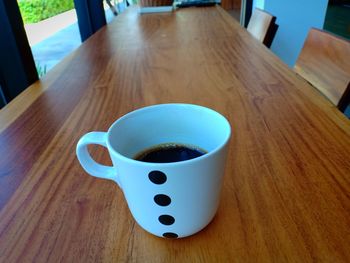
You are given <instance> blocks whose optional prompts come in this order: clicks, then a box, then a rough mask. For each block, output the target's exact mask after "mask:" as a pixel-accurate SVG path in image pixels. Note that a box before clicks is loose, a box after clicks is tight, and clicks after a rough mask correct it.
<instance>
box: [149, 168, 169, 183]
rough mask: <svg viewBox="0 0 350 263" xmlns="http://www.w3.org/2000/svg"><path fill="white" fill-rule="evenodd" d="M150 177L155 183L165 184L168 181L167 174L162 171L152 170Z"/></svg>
mask: <svg viewBox="0 0 350 263" xmlns="http://www.w3.org/2000/svg"><path fill="white" fill-rule="evenodd" d="M148 178H149V179H150V180H151V182H152V183H154V184H164V183H165V182H166V175H165V173H163V172H161V171H152V172H150V173H149V174H148Z"/></svg>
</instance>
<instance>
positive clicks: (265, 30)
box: [247, 8, 277, 47]
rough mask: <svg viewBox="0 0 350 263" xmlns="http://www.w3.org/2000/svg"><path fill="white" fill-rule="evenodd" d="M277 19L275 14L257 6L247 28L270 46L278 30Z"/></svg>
mask: <svg viewBox="0 0 350 263" xmlns="http://www.w3.org/2000/svg"><path fill="white" fill-rule="evenodd" d="M275 21H276V17H275V16H273V15H271V14H269V13H267V12H265V11H264V10H261V9H259V8H255V9H254V11H253V14H252V16H251V18H250V20H249V23H248V27H247V30H248V32H250V33H251V34H252V35H253V36H254V37H255V38H256V39H258V40H259V41H260V42H261V43H263V44H265V45H266V46H268V47H269V46H270V45H271V43H272V39H273V37H274V35H275V33H276V30H277V27H276V24H275Z"/></svg>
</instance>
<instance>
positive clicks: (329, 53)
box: [294, 28, 350, 112]
mask: <svg viewBox="0 0 350 263" xmlns="http://www.w3.org/2000/svg"><path fill="white" fill-rule="evenodd" d="M294 69H295V71H296V72H297V73H298V74H299V75H300V76H302V77H303V78H304V79H306V80H307V81H308V82H310V83H311V84H312V85H313V86H314V87H315V88H317V89H318V90H319V91H320V92H321V93H323V94H324V95H325V96H326V97H327V98H328V99H329V100H330V101H331V102H333V103H334V104H335V105H336V106H337V107H338V108H339V110H341V111H342V112H344V111H345V109H346V107H347V106H348V105H349V102H350V42H349V41H347V40H345V39H342V38H340V37H337V36H334V35H332V34H330V33H327V32H325V31H322V30H318V29H315V28H311V30H310V31H309V34H308V36H307V38H306V40H305V43H304V47H303V49H302V50H301V53H300V55H299V58H298V60H297V62H296V64H295V67H294Z"/></svg>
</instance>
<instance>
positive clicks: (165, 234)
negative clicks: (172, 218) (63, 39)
mask: <svg viewBox="0 0 350 263" xmlns="http://www.w3.org/2000/svg"><path fill="white" fill-rule="evenodd" d="M163 237H167V238H178V237H179V236H178V235H177V234H175V233H172V232H166V233H164V234H163Z"/></svg>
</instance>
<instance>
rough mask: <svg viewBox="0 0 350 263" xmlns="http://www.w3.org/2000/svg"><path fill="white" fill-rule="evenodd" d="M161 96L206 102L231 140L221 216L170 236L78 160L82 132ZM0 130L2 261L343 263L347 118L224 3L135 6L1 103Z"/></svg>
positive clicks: (348, 214)
mask: <svg viewBox="0 0 350 263" xmlns="http://www.w3.org/2000/svg"><path fill="white" fill-rule="evenodd" d="M167 102H184V103H194V104H200V105H204V106H207V107H210V108H213V109H215V110H217V111H219V112H221V113H222V114H224V115H225V116H227V118H228V119H229V121H230V122H231V125H232V133H233V136H232V139H231V142H230V151H229V158H228V162H227V170H226V174H225V179H224V185H223V191H222V198H221V202H220V207H219V210H218V212H217V215H216V217H215V218H214V220H213V221H212V223H211V224H210V225H209V226H208V227H207V228H205V229H204V230H203V231H201V232H200V233H198V234H196V235H194V236H191V237H188V238H184V239H177V240H166V239H162V238H158V237H155V236H152V235H150V234H148V233H147V232H145V231H144V230H142V229H141V228H140V227H139V226H138V225H137V224H135V223H134V220H133V218H132V216H131V214H130V212H129V210H128V208H127V205H126V203H125V200H124V197H123V194H122V191H121V190H120V189H119V188H118V186H117V185H116V184H114V183H113V182H110V181H106V180H101V179H96V178H93V177H91V176H89V175H87V174H86V173H85V172H84V171H83V169H82V168H81V167H80V165H79V163H78V161H77V159H76V156H75V147H76V143H77V141H78V139H79V138H80V137H81V136H82V135H83V134H85V133H86V132H89V131H92V130H107V128H108V127H109V125H110V124H111V123H112V122H113V121H114V120H116V119H117V118H119V117H120V116H122V115H123V114H125V113H127V112H129V111H132V110H134V109H136V108H139V107H143V106H147V105H151V104H157V103H167ZM0 129H1V130H2V132H1V133H0V146H1V147H0V156H1V158H0V187H1V189H0V190H1V191H0V208H1V211H0V262H260V261H261V262H265V261H266V262H269V261H273V262H349V261H350V121H349V120H348V119H346V117H345V116H344V115H342V114H341V113H340V112H339V111H338V110H337V109H336V108H335V107H334V106H333V105H332V104H331V103H330V102H329V101H328V100H326V99H325V98H324V97H322V96H321V95H320V94H319V93H318V91H316V90H315V89H314V88H313V87H312V86H310V85H309V84H308V83H307V82H306V81H304V80H303V79H302V78H300V77H298V76H297V75H296V74H295V73H294V72H293V71H292V70H291V69H289V68H288V67H287V66H286V65H285V64H283V63H282V62H281V61H280V60H279V59H278V58H277V57H276V56H274V55H273V54H272V53H271V52H270V51H269V50H268V49H267V48H265V47H264V46H263V45H261V44H260V43H258V42H257V41H256V40H255V39H253V38H252V37H251V36H250V35H249V33H247V32H246V31H245V30H244V29H242V28H241V27H240V26H239V24H238V23H237V22H236V21H234V20H233V19H232V18H231V17H230V16H229V15H228V14H227V13H225V11H223V10H222V9H221V8H220V7H211V8H187V9H181V10H178V11H176V12H174V13H170V14H147V15H139V14H138V13H137V11H136V9H134V8H130V9H129V10H128V11H127V12H126V13H124V14H123V15H121V16H119V17H118V18H117V19H116V20H115V21H114V22H113V23H111V24H110V25H108V26H106V27H104V28H103V29H102V30H101V31H99V32H98V33H96V34H95V35H94V36H93V37H91V38H90V39H89V40H88V41H86V42H85V43H84V44H83V45H82V46H81V47H80V48H79V49H78V50H76V51H75V52H74V53H73V54H72V55H70V56H69V57H68V58H66V59H65V60H64V61H63V62H62V63H60V64H59V65H58V66H57V67H56V68H54V69H53V70H52V71H51V72H49V73H48V74H47V75H46V76H45V77H44V78H43V79H42V80H41V81H40V82H37V83H35V84H34V85H32V86H31V87H30V88H28V89H27V90H26V91H25V92H24V93H23V94H21V95H20V96H19V97H18V98H17V99H16V100H15V101H13V102H12V103H10V104H9V105H8V106H7V107H5V108H4V109H3V110H2V111H1V112H0ZM91 151H92V153H93V155H94V156H95V158H96V159H97V160H98V161H102V162H106V163H108V162H109V160H108V159H109V158H108V154H107V152H106V151H105V150H104V149H103V148H98V147H96V148H92V149H91Z"/></svg>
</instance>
